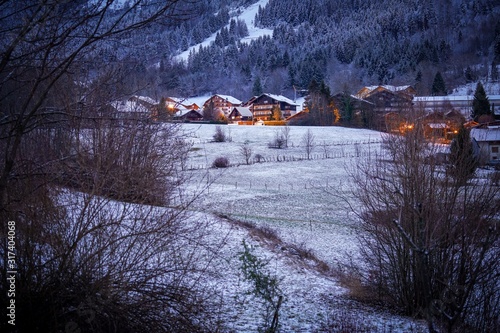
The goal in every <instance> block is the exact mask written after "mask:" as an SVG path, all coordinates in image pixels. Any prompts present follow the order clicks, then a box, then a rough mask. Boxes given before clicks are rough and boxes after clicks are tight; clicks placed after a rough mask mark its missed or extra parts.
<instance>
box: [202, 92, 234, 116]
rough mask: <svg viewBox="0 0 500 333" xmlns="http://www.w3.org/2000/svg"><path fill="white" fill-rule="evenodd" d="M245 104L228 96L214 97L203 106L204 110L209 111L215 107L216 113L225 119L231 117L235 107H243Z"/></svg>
mask: <svg viewBox="0 0 500 333" xmlns="http://www.w3.org/2000/svg"><path fill="white" fill-rule="evenodd" d="M242 103H243V102H242V101H240V100H239V99H237V98H234V97H232V96H227V95H213V96H212V97H210V98H209V99H208V100H206V102H205V103H204V104H203V109H204V110H205V109H208V108H210V107H212V106H213V108H214V111H216V112H217V113H219V114H221V115H224V117H226V118H227V117H229V113H230V112H231V110H232V108H233V107H235V106H241V104H242Z"/></svg>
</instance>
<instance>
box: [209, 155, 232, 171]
mask: <svg viewBox="0 0 500 333" xmlns="http://www.w3.org/2000/svg"><path fill="white" fill-rule="evenodd" d="M227 167H229V159H228V158H227V157H224V156H219V157H217V158H216V159H215V160H214V161H213V163H212V168H227Z"/></svg>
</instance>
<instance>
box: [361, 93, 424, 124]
mask: <svg viewBox="0 0 500 333" xmlns="http://www.w3.org/2000/svg"><path fill="white" fill-rule="evenodd" d="M415 94H416V90H415V89H414V88H413V87H411V86H389V85H384V86H368V87H364V88H362V89H361V90H359V91H358V93H357V94H356V95H355V97H357V98H359V99H362V100H365V101H367V102H369V103H371V104H372V105H373V113H374V122H375V124H374V127H375V128H378V129H380V130H393V128H392V125H391V129H389V128H388V127H387V124H386V123H385V118H386V117H385V116H386V115H387V114H389V113H401V112H403V111H408V110H410V109H411V108H412V100H413V97H414V96H415Z"/></svg>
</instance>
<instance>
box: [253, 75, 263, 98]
mask: <svg viewBox="0 0 500 333" xmlns="http://www.w3.org/2000/svg"><path fill="white" fill-rule="evenodd" d="M262 91H263V90H262V84H261V82H260V77H258V76H257V77H256V78H255V81H254V82H253V88H252V94H253V95H254V96H259V95H261V94H262Z"/></svg>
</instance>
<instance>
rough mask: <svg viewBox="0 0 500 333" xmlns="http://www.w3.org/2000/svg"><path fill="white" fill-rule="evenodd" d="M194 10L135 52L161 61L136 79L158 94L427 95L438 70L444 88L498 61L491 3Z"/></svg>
mask: <svg viewBox="0 0 500 333" xmlns="http://www.w3.org/2000/svg"><path fill="white" fill-rule="evenodd" d="M196 10H197V11H195V13H198V14H197V15H193V18H192V19H191V20H189V21H186V22H182V23H180V24H178V25H175V26H171V27H169V28H168V29H165V28H164V27H163V28H159V29H157V30H155V31H150V32H149V35H148V36H147V39H146V40H148V41H151V47H150V48H147V50H148V53H147V54H144V52H142V54H141V52H134V53H133V54H132V57H134V58H136V59H137V60H138V61H146V62H148V63H149V64H153V63H156V64H159V66H156V67H150V68H149V70H148V72H147V73H145V74H143V75H146V74H147V75H148V76H149V78H150V81H151V80H153V81H155V82H157V87H156V88H155V89H156V90H155V92H154V93H155V94H159V95H164V94H167V93H168V94H175V95H182V96H193V95H200V94H207V93H215V92H218V93H224V94H230V95H234V96H235V97H237V98H239V99H243V100H244V99H248V98H249V97H250V96H251V95H252V87H253V83H254V82H255V81H256V80H257V79H259V80H260V81H261V82H262V86H263V88H264V90H265V91H268V92H271V93H279V94H285V95H288V96H291V93H292V91H293V87H294V86H295V87H301V88H307V86H308V85H309V83H310V82H311V80H313V79H314V80H316V81H321V80H324V81H325V82H326V83H327V84H328V85H329V86H330V87H331V90H332V92H337V91H342V90H347V91H355V90H357V89H358V88H359V87H360V86H362V85H365V84H379V83H382V84H413V85H415V86H416V87H417V89H418V92H419V93H420V94H428V93H429V90H430V87H431V84H432V80H433V78H434V75H435V74H436V73H437V71H441V72H442V73H443V76H444V78H445V81H446V83H447V86H448V89H450V90H451V89H452V88H454V87H455V86H457V85H460V84H464V83H466V80H468V79H470V78H467V77H466V76H465V71H466V70H467V69H468V68H469V69H470V68H472V69H473V73H472V74H473V76H476V77H477V76H482V77H486V76H487V75H488V70H489V68H491V64H492V62H493V61H494V60H495V58H496V60H497V61H498V60H499V59H500V24H499V23H498V22H499V20H498V18H499V17H500V5H499V4H498V3H497V1H494V0H470V1H468V0H440V1H430V0H425V1H417V0H383V1H377V2H364V1H351V2H344V1H340V0H319V1H313V0H306V1H304V0H288V1H286V2H284V1H278V0H260V1H257V2H256V1H252V0H250V1H242V0H240V1H229V0H228V1H222V0H221V1H215V2H213V1H212V2H211V1H200V2H199V3H198V5H197V7H196ZM138 39H139V40H141V41H144V36H143V35H142V36H139V38H138ZM158 41H168V43H158ZM130 54H131V53H129V56H130ZM146 67H147V65H146ZM469 74H470V73H469ZM138 75H140V74H138Z"/></svg>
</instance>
